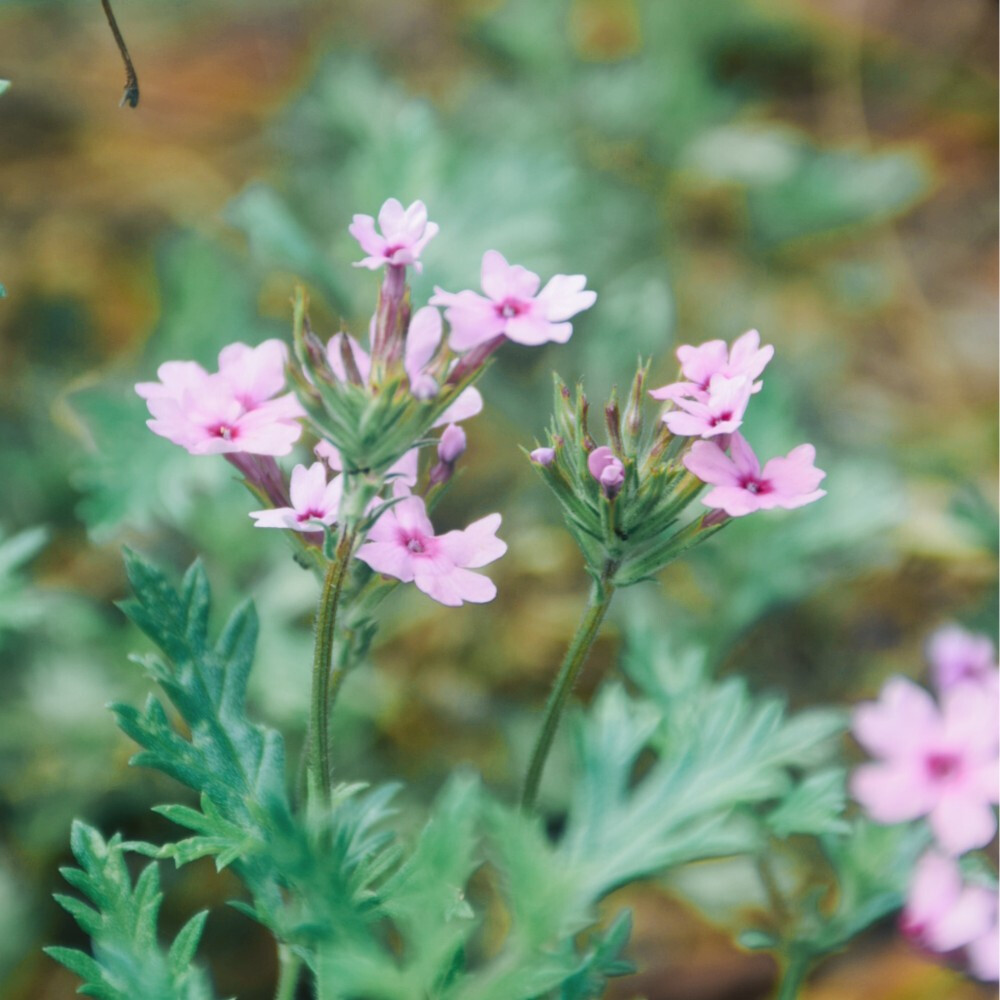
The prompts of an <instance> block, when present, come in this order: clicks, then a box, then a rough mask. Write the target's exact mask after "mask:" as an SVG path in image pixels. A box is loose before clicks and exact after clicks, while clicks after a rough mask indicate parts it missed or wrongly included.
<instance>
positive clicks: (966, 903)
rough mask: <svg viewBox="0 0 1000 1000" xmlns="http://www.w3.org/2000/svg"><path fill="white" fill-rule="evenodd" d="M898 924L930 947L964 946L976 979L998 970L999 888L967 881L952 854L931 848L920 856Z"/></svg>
mask: <svg viewBox="0 0 1000 1000" xmlns="http://www.w3.org/2000/svg"><path fill="white" fill-rule="evenodd" d="M900 927H901V929H902V931H903V933H904V934H905V935H906V936H907V937H908V938H910V939H911V940H913V941H914V942H915V943H916V944H918V945H919V946H921V947H923V948H927V949H928V950H930V951H934V952H937V953H939V954H943V955H947V954H950V953H953V952H956V951H958V950H959V949H962V950H963V951H964V955H965V959H966V962H967V964H968V966H969V971H970V972H971V973H972V974H973V975H974V976H976V977H977V978H978V979H984V980H987V981H990V980H995V979H996V978H997V976H998V972H1000V941H998V937H997V894H996V890H995V889H990V888H987V887H986V886H985V885H969V884H966V883H964V882H963V880H962V872H961V870H960V869H959V867H958V863H957V862H956V861H955V860H953V859H952V858H947V857H944V856H943V855H941V854H939V853H937V852H936V851H929V852H928V853H927V854H925V855H924V856H923V857H922V858H921V859H920V861H919V862H918V863H917V867H916V869H915V871H914V873H913V881H912V882H911V883H910V890H909V893H908V894H907V899H906V906H905V908H904V909H903V915H902V919H901V921H900Z"/></svg>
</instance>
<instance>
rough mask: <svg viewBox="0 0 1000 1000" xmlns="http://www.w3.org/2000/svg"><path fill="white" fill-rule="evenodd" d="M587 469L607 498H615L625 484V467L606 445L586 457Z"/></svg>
mask: <svg viewBox="0 0 1000 1000" xmlns="http://www.w3.org/2000/svg"><path fill="white" fill-rule="evenodd" d="M587 468H588V469H589V470H590V474H591V475H592V476H593V477H594V478H595V479H596V480H597V481H598V482H599V483H600V484H601V489H602V490H604V495H605V496H607V497H613V496H615V494H616V493H617V492H618V491H619V490H620V489H621V488H622V483H624V482H625V466H623V465H622V463H621V461H620V460H619V459H618V458H616V457H615V455H614V453H613V452H612V451H611V449H610V448H609V447H607V445H603V446H602V447H600V448H595V449H594V450H593V451H592V452H591V453H590V455H588V456H587Z"/></svg>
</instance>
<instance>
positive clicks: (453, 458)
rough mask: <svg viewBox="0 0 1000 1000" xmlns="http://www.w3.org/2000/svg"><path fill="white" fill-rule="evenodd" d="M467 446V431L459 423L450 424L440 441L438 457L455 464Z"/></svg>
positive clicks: (449, 463)
mask: <svg viewBox="0 0 1000 1000" xmlns="http://www.w3.org/2000/svg"><path fill="white" fill-rule="evenodd" d="M465 446H466V441H465V431H463V430H462V428H461V427H459V426H458V424H448V426H447V427H446V428H445V429H444V431H443V433H442V434H441V440H440V441H438V458H439V459H440V460H441V461H442V462H445V463H447V464H448V465H454V464H455V463H456V462H457V461H458V460H459V459H460V458H461V457H462V454H463V453H464V451H465Z"/></svg>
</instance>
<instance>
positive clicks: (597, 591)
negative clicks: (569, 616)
mask: <svg viewBox="0 0 1000 1000" xmlns="http://www.w3.org/2000/svg"><path fill="white" fill-rule="evenodd" d="M612 573H613V568H611V567H609V569H608V571H606V572H605V574H604V578H603V580H602V583H601V586H599V587H595V588H594V592H593V594H592V595H591V598H590V602H589V603H588V605H587V610H586V611H585V612H584V614H583V618H582V619H581V620H580V624H579V626H578V627H577V630H576V634H575V635H574V636H573V640H572V642H570V644H569V649H567V650H566V656H565V657H564V658H563V662H562V666H561V667H560V668H559V675H558V676H557V677H556V682H555V684H554V685H553V687H552V691H551V693H550V694H549V700H548V702H547V704H546V706H545V719H544V721H543V722H542V728H541V731H540V732H539V734H538V739H537V740H536V742H535V749H534V750H533V751H532V754H531V764H530V765H529V766H528V774H527V777H526V778H525V779H524V791H523V792H522V793H521V808H522V809H523V810H525V811H528V810H530V809H531V808H533V807H534V804H535V799H536V797H537V795H538V786H539V784H540V782H541V780H542V771H543V770H544V768H545V761H546V759H547V758H548V755H549V750H550V749H551V748H552V740H553V739H554V738H555V735H556V730H557V729H558V728H559V720H560V718H561V717H562V713H563V709H564V708H565V707H566V702H567V700H568V699H569V695H570V692H571V691H572V690H573V685H574V684H575V683H576V679H577V677H579V676H580V670H581V669H582V668H583V665H584V663H586V662H587V655H588V654H589V653H590V648H591V646H593V645H594V640H595V639H596V638H597V633H598V632H599V631H600V628H601V622H603V621H604V616H605V614H607V611H608V608H609V607H610V605H611V598H612V597H613V596H614V586H613V585H612V584H611V583H610V577H611V575H612Z"/></svg>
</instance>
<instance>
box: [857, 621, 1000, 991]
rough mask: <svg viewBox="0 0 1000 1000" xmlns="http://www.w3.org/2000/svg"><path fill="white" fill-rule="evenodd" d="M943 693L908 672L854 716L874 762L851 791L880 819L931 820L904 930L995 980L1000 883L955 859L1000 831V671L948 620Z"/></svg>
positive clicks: (941, 650)
mask: <svg viewBox="0 0 1000 1000" xmlns="http://www.w3.org/2000/svg"><path fill="white" fill-rule="evenodd" d="M928 653H929V656H930V660H931V673H932V677H933V679H934V683H935V687H936V693H937V698H935V697H934V696H933V695H932V694H931V693H930V692H929V691H927V690H925V689H924V688H922V687H920V686H919V685H917V684H915V683H914V682H913V681H910V680H908V679H906V678H903V677H893V678H891V679H890V680H889V681H887V682H886V684H885V686H884V687H883V689H882V692H881V694H880V696H879V698H878V700H877V701H875V702H869V703H865V704H862V705H860V706H859V707H858V708H857V709H856V710H855V713H854V725H853V731H854V736H855V738H856V739H857V741H858V742H859V743H860V744H861V746H862V747H864V749H865V750H867V751H868V752H869V753H870V754H871V755H872V757H873V758H875V759H874V761H873V762H871V763H867V764H863V765H861V766H860V767H858V768H857V770H856V771H855V772H854V774H853V776H852V780H851V791H852V794H853V795H854V797H855V799H857V801H858V802H859V803H861V805H862V806H863V807H864V809H865V811H866V812H867V813H868V814H869V815H870V816H871V817H872V818H873V819H874V820H876V821H877V822H880V823H900V822H905V821H908V820H916V819H920V818H922V817H926V818H927V821H928V824H929V826H930V830H931V832H932V834H933V836H934V839H935V841H936V847H935V849H934V850H932V851H930V852H929V853H928V854H926V855H925V857H924V858H923V859H922V861H921V862H920V865H919V866H918V868H917V871H916V873H915V876H914V879H913V882H912V884H911V887H910V892H909V896H908V901H907V906H906V909H905V910H904V913H903V921H902V928H903V931H904V933H905V934H907V935H908V936H909V937H910V938H912V939H913V940H915V941H916V942H917V943H919V944H920V945H921V946H923V947H925V948H928V949H929V950H931V951H935V952H940V953H943V954H948V953H952V952H956V951H958V950H960V949H961V950H963V951H964V955H965V957H966V959H967V962H968V965H969V968H970V970H971V971H972V972H973V974H974V975H976V976H978V977H979V978H982V979H996V978H997V974H998V961H1000V948H998V944H997V898H996V888H995V886H993V887H989V888H987V887H986V886H984V885H982V884H979V883H976V882H972V883H968V884H966V883H965V882H964V881H963V876H962V871H961V868H960V866H959V864H958V862H957V861H956V860H955V859H956V858H957V857H959V856H960V855H963V854H966V853H967V852H969V851H972V850H974V849H975V848H980V847H985V846H986V845H987V844H989V843H990V842H991V841H992V840H993V838H994V836H995V835H996V831H997V819H996V815H995V813H994V810H993V806H994V805H995V804H996V803H997V801H998V765H1000V722H998V715H997V708H998V706H997V693H998V691H1000V683H998V682H1000V672H998V668H997V659H996V652H995V650H994V647H993V644H992V643H991V642H990V640H989V639H988V638H986V637H985V636H978V635H974V634H972V633H969V632H966V631H964V630H963V629H960V628H958V627H957V626H948V627H946V628H944V629H941V630H940V631H939V632H937V633H936V634H935V635H934V636H933V637H932V639H931V641H930V643H929V645H928Z"/></svg>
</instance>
